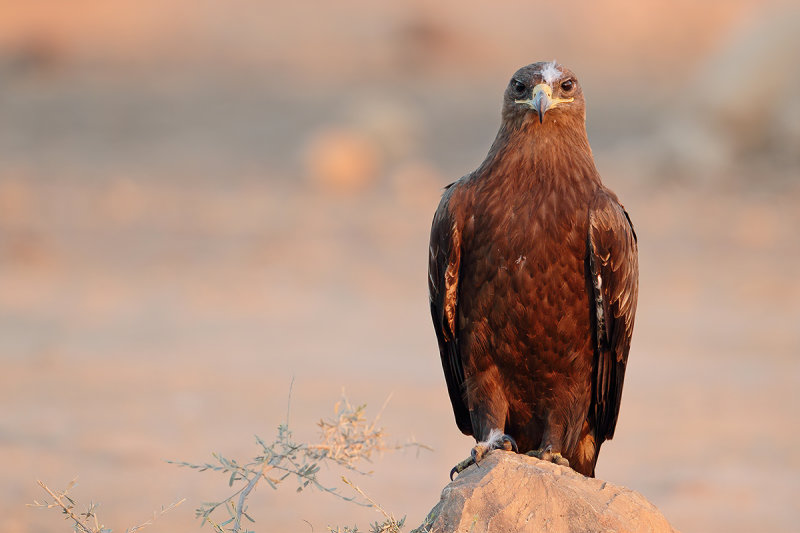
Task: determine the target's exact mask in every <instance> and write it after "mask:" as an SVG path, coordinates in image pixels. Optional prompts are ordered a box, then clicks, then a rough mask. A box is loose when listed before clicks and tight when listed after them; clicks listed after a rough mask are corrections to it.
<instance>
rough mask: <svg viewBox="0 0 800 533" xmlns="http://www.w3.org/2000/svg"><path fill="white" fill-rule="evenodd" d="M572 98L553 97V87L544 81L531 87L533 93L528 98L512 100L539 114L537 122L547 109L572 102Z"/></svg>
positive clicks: (541, 120)
mask: <svg viewBox="0 0 800 533" xmlns="http://www.w3.org/2000/svg"><path fill="white" fill-rule="evenodd" d="M573 100H574V98H553V89H552V88H551V87H550V86H549V85H547V84H546V83H540V84H539V85H537V86H536V87H534V88H533V94H532V95H531V97H530V99H528V100H514V103H517V104H526V105H528V106H530V107H531V109H533V110H534V111H536V113H537V114H538V115H539V124H541V123H542V122H543V121H544V114H545V113H547V111H548V110H549V109H552V108H554V107H556V106H557V105H558V104H560V103H562V102H572V101H573Z"/></svg>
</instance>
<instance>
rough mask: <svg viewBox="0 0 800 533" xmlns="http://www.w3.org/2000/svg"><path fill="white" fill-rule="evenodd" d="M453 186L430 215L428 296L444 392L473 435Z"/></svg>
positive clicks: (463, 428)
mask: <svg viewBox="0 0 800 533" xmlns="http://www.w3.org/2000/svg"><path fill="white" fill-rule="evenodd" d="M455 190H456V186H455V184H454V183H451V184H450V185H448V186H447V188H446V189H445V191H444V194H443V195H442V200H441V202H440V203H439V207H438V209H437V210H436V213H435V214H434V216H433V224H432V227H431V242H430V249H429V255H428V293H429V296H430V303H431V316H432V318H433V327H434V329H435V330H436V338H437V339H438V341H439V354H440V355H441V357H442V368H443V369H444V377H445V380H446V381H447V392H448V393H449V395H450V402H451V403H452V404H453V413H454V414H455V417H456V424H457V425H458V429H460V430H461V431H462V432H463V433H465V434H466V435H472V421H471V419H470V414H469V408H468V406H467V403H466V400H465V397H464V367H463V365H462V361H461V353H460V351H459V346H458V345H459V342H458V329H457V326H456V322H457V319H458V314H457V306H458V279H459V267H460V264H461V228H460V227H459V225H458V223H457V221H456V219H455V216H454V215H453V212H452V209H451V205H450V204H451V201H453V192H454V191H455Z"/></svg>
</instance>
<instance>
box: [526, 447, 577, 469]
mask: <svg viewBox="0 0 800 533" xmlns="http://www.w3.org/2000/svg"><path fill="white" fill-rule="evenodd" d="M525 455H530V456H531V457H536V458H537V459H541V460H542V461H547V462H549V463H555V464H557V465H560V466H569V461H568V460H567V458H566V457H564V456H563V455H561V453H560V452H553V447H552V446H548V447H547V448H544V449H542V448H539V449H538V450H531V451H529V452H527V453H526V454H525Z"/></svg>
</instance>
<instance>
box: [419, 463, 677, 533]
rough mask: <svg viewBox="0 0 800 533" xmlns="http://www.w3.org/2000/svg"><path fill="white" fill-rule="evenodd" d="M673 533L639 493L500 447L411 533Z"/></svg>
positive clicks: (465, 475)
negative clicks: (601, 532)
mask: <svg viewBox="0 0 800 533" xmlns="http://www.w3.org/2000/svg"><path fill="white" fill-rule="evenodd" d="M487 531H498V532H520V533H522V532H534V531H535V532H541V531H547V532H555V533H561V532H581V533H585V532H595V531H596V532H600V531H603V532H606V531H614V532H616V533H625V532H653V533H655V532H674V531H675V530H674V529H673V528H672V527H671V526H670V525H669V522H667V519H666V518H664V516H663V515H662V514H661V513H660V512H659V510H658V509H656V507H655V506H654V505H653V504H651V503H650V502H648V501H647V500H646V499H645V498H644V497H643V496H642V495H641V494H639V493H637V492H634V491H632V490H630V489H627V488H625V487H619V486H616V485H612V484H611V483H608V482H607V481H603V480H600V479H593V478H587V477H584V476H582V475H581V474H578V473H577V472H575V471H573V470H571V469H570V468H567V467H563V466H558V465H555V464H553V463H548V462H545V461H541V460H539V459H536V458H534V457H528V456H526V455H519V454H516V453H511V452H504V451H499V450H496V451H494V452H492V453H490V454H489V455H488V456H487V457H486V458H484V459H483V461H481V463H480V465H479V466H477V467H476V466H471V467H469V468H468V469H467V470H465V471H464V472H462V473H461V474H460V475H459V476H458V477H457V478H456V479H455V481H453V482H452V483H450V484H449V485H447V486H446V487H445V488H444V490H443V491H442V499H441V500H440V501H439V503H438V504H436V506H435V507H434V508H433V509H432V510H431V512H430V513H428V516H427V517H426V518H425V521H424V522H423V524H422V525H421V526H420V527H419V528H417V529H415V530H414V532H413V533H450V532H475V533H483V532H487Z"/></svg>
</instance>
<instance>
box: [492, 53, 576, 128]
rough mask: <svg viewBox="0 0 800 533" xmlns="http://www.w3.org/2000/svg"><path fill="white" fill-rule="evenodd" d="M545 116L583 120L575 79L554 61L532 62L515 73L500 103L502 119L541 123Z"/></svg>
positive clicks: (573, 75)
mask: <svg viewBox="0 0 800 533" xmlns="http://www.w3.org/2000/svg"><path fill="white" fill-rule="evenodd" d="M547 113H550V114H549V115H547V117H548V118H549V117H550V116H553V118H554V120H557V118H558V116H559V115H561V114H565V115H569V116H577V117H580V119H581V120H585V105H584V100H583V90H582V89H581V87H580V85H579V84H578V78H577V77H576V76H575V74H574V73H573V72H572V71H571V70H569V69H567V68H565V67H563V66H561V65H559V64H558V63H556V62H555V60H554V61H550V62H539V63H532V64H530V65H528V66H525V67H522V68H521V69H519V70H518V71H517V72H515V73H514V76H512V77H511V81H510V82H509V83H508V88H507V89H506V92H505V96H504V101H503V117H504V119H512V120H513V119H515V120H524V119H526V118H527V117H528V116H531V117H537V118H538V119H539V120H538V122H539V124H542V123H543V122H544V119H545V115H546V114H547Z"/></svg>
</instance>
